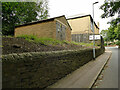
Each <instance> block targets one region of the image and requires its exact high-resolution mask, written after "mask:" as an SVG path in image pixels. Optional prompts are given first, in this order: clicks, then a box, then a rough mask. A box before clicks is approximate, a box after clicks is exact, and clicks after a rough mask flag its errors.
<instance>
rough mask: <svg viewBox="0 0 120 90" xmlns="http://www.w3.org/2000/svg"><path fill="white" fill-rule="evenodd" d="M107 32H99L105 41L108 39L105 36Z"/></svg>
mask: <svg viewBox="0 0 120 90" xmlns="http://www.w3.org/2000/svg"><path fill="white" fill-rule="evenodd" d="M107 33H108V30H102V31H101V32H100V34H101V35H102V36H103V38H104V40H105V41H107V40H108V38H107Z"/></svg>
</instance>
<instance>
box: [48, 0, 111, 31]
mask: <svg viewBox="0 0 120 90" xmlns="http://www.w3.org/2000/svg"><path fill="white" fill-rule="evenodd" d="M96 1H98V2H99V3H97V4H95V5H94V21H95V22H96V23H97V22H99V27H100V31H101V30H103V29H107V28H108V27H109V26H110V25H109V24H107V22H108V21H110V20H111V18H107V19H102V18H101V17H100V16H101V15H102V14H103V11H102V10H101V9H99V8H100V6H101V5H102V4H103V3H104V0H49V15H50V17H56V16H61V15H65V16H66V17H69V16H73V15H78V14H91V15H93V14H92V10H93V9H92V3H94V2H96Z"/></svg>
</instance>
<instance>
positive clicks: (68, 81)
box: [48, 49, 112, 88]
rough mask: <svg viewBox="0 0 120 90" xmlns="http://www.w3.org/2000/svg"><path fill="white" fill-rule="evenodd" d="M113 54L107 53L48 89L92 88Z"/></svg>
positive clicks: (107, 51)
mask: <svg viewBox="0 0 120 90" xmlns="http://www.w3.org/2000/svg"><path fill="white" fill-rule="evenodd" d="M111 54H112V52H111V51H109V50H108V49H106V50H105V53H104V54H102V55H100V56H99V57H97V58H96V60H92V61H90V62H88V63H87V64H85V65H84V66H82V67H80V68H79V69H77V70H75V71H74V72H72V73H71V74H69V75H67V76H66V77H64V78H62V79H61V80H59V81H58V82H57V83H55V84H53V85H51V86H49V87H48V88H91V87H92V86H93V84H94V83H95V81H96V80H97V78H98V76H99V74H100V73H101V71H102V69H103V68H104V66H105V64H106V63H107V61H108V60H109V58H110V56H111Z"/></svg>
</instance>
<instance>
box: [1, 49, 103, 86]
mask: <svg viewBox="0 0 120 90" xmlns="http://www.w3.org/2000/svg"><path fill="white" fill-rule="evenodd" d="M103 52H104V48H99V49H96V55H97V56H99V55H101V54H102V53H103ZM92 54H93V53H92V49H85V50H74V51H54V52H42V53H41V52H32V53H22V54H9V55H4V56H3V58H2V69H3V72H2V78H3V80H2V87H3V88H46V87H47V86H49V85H52V84H53V83H55V82H56V81H58V80H59V79H61V78H63V77H65V76H66V75H67V74H69V73H71V72H72V71H74V70H76V69H77V68H79V67H80V66H82V65H84V64H86V63H87V62H89V61H91V60H92V59H93V55H92Z"/></svg>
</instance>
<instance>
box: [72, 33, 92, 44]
mask: <svg viewBox="0 0 120 90" xmlns="http://www.w3.org/2000/svg"><path fill="white" fill-rule="evenodd" d="M72 41H74V42H86V43H88V42H90V41H89V34H72Z"/></svg>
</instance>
